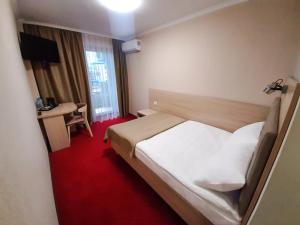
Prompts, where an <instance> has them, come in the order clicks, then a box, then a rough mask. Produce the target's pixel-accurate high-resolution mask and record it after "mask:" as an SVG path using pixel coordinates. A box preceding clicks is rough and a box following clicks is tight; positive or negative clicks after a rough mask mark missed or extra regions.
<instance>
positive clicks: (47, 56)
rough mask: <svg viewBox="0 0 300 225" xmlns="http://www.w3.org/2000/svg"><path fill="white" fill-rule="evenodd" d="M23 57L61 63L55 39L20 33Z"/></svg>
mask: <svg viewBox="0 0 300 225" xmlns="http://www.w3.org/2000/svg"><path fill="white" fill-rule="evenodd" d="M20 38H21V43H20V48H21V53H22V57H23V59H28V60H32V61H41V62H46V63H59V54H58V49H57V44H56V42H55V41H52V40H48V39H44V38H40V37H37V36H33V35H29V34H25V33H20Z"/></svg>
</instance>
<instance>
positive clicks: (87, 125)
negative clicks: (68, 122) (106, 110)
mask: <svg viewBox="0 0 300 225" xmlns="http://www.w3.org/2000/svg"><path fill="white" fill-rule="evenodd" d="M84 124H85V126H86V129H87V130H88V131H89V133H90V136H91V137H93V133H92V130H91V128H90V125H89V122H88V121H87V120H85V121H84Z"/></svg>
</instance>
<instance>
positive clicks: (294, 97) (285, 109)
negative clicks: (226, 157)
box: [242, 78, 300, 225]
mask: <svg viewBox="0 0 300 225" xmlns="http://www.w3.org/2000/svg"><path fill="white" fill-rule="evenodd" d="M285 85H287V86H288V89H287V92H285V93H283V94H282V95H281V104H280V116H279V127H278V135H277V138H276V140H275V144H274V146H273V148H272V151H271V153H270V156H269V158H268V161H267V164H266V166H265V168H264V171H263V173H262V175H261V178H260V180H259V183H258V185H257V187H256V190H255V192H254V194H253V197H252V199H251V202H250V205H249V207H248V209H247V211H246V214H245V216H244V218H243V220H242V225H246V224H247V223H248V220H249V218H250V216H251V214H252V212H253V210H254V208H255V205H256V204H257V202H258V199H259V197H260V195H261V193H262V190H263V188H264V185H265V184H266V181H267V179H268V176H269V174H270V172H271V170H272V166H273V164H274V162H275V160H276V157H277V155H278V152H279V150H280V148H281V145H282V143H283V140H284V137H285V135H286V133H287V130H288V127H289V125H290V122H291V120H292V117H293V114H294V111H295V108H296V105H297V102H298V99H299V98H300V83H298V82H297V81H296V80H294V79H293V78H287V79H286V81H285Z"/></svg>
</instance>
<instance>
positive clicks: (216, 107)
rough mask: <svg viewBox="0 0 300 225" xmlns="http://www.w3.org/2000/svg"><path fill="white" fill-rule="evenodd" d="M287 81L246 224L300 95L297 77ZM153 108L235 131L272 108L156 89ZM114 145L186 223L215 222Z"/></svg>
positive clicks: (246, 217) (206, 224) (200, 224)
mask: <svg viewBox="0 0 300 225" xmlns="http://www.w3.org/2000/svg"><path fill="white" fill-rule="evenodd" d="M286 84H287V85H288V91H287V92H286V93H284V94H282V97H281V98H282V100H281V111H280V122H279V124H280V126H279V134H278V136H277V139H276V141H275V144H274V147H273V149H272V152H271V154H270V157H269V159H268V161H267V164H266V166H265V169H264V171H263V174H262V176H261V178H260V181H259V184H258V186H257V188H256V191H255V193H254V195H253V197H252V200H251V202H250V204H249V207H248V209H247V211H246V214H245V215H244V217H243V219H242V223H241V224H242V225H246V224H247V222H248V220H249V218H250V215H251V213H252V212H253V210H254V207H255V205H256V203H257V201H258V198H259V196H260V194H261V192H262V189H263V187H264V184H265V182H266V180H267V178H268V175H269V173H270V171H271V168H272V165H273V163H274V161H275V159H276V156H277V153H278V151H279V149H280V146H281V144H282V141H283V138H284V136H285V134H286V131H287V128H288V126H289V123H290V121H291V117H292V115H293V113H294V110H295V107H296V103H297V100H298V98H299V96H300V84H299V83H297V82H296V81H295V80H293V79H287V81H286ZM154 103H155V104H154ZM150 108H151V109H154V110H157V111H162V112H168V113H171V114H175V115H178V116H181V117H183V118H186V119H191V120H195V121H199V122H203V123H206V124H209V125H212V126H215V127H219V128H222V129H224V130H227V131H231V132H232V131H234V130H236V129H238V128H239V127H242V126H244V125H246V124H249V123H254V122H258V121H262V120H264V119H265V118H266V116H267V113H268V111H269V108H268V107H265V106H259V105H254V104H248V103H242V102H236V101H229V100H224V99H218V98H211V97H203V96H196V95H187V94H180V93H174V92H168V91H161V90H154V89H151V90H150ZM111 144H112V147H113V149H114V150H115V151H116V152H117V153H118V154H119V155H120V156H121V157H122V158H123V159H124V160H125V161H126V162H127V163H128V164H129V165H130V166H131V167H132V168H133V169H134V170H135V171H136V172H137V173H138V174H139V175H140V176H141V177H142V178H143V179H144V180H145V181H146V182H147V183H148V184H149V185H150V186H151V187H152V188H153V189H154V190H155V191H156V192H157V193H158V194H159V195H160V196H161V197H162V198H163V199H164V200H165V201H166V202H167V203H168V204H169V205H170V206H171V207H172V208H173V209H174V210H175V211H176V212H177V213H178V214H179V215H180V216H181V218H183V219H184V220H185V222H187V223H188V224H195V225H196V224H197V225H212V223H211V222H210V221H209V220H208V219H207V218H206V217H205V216H203V215H202V214H201V213H200V212H198V211H197V210H196V209H194V208H193V207H192V206H191V205H190V204H189V203H188V202H187V201H186V200H185V199H183V198H182V197H181V196H180V195H179V194H178V193H177V192H175V191H174V190H173V189H172V188H171V187H170V186H169V185H168V184H166V183H165V182H164V181H163V180H162V179H161V178H160V177H158V176H157V175H156V174H155V173H154V172H152V171H151V170H150V169H149V168H148V167H147V166H146V165H145V164H143V163H142V162H141V161H140V160H138V159H137V158H131V157H130V154H129V152H126V151H124V149H123V148H122V146H119V145H118V144H117V143H115V142H114V141H113V140H111Z"/></svg>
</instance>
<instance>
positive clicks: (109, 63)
mask: <svg viewBox="0 0 300 225" xmlns="http://www.w3.org/2000/svg"><path fill="white" fill-rule="evenodd" d="M82 37H83V46H84V51H85V58H86V64H87V70H88V78H89V86H90V93H91V105H92V109H91V111H92V116H93V121H104V120H109V119H113V118H116V117H118V116H119V108H118V97H117V85H116V74H115V65H114V56H113V47H112V43H111V39H109V38H103V37H98V36H94V35H89V34H83V35H82Z"/></svg>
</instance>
